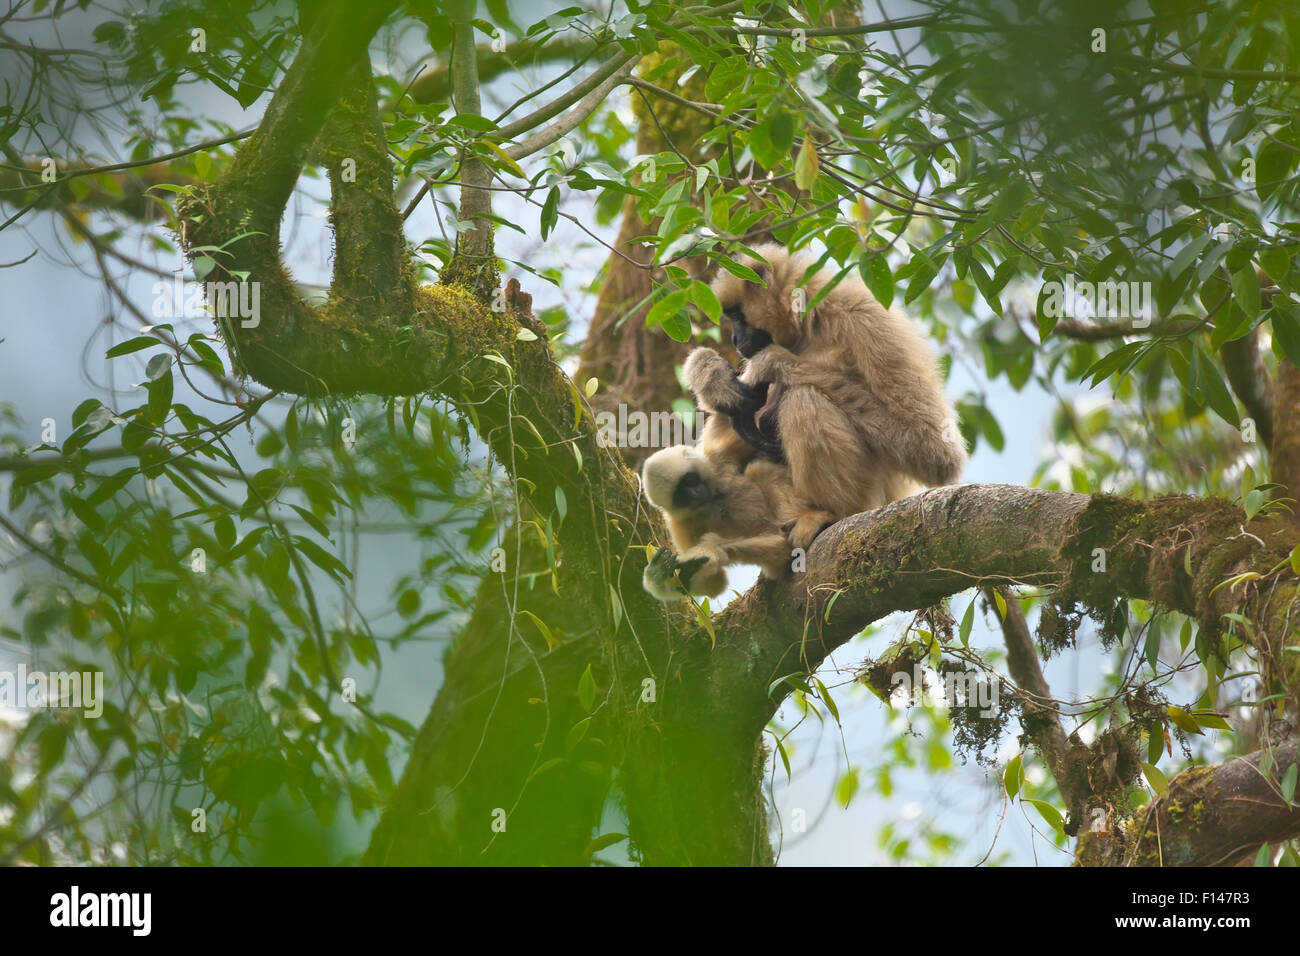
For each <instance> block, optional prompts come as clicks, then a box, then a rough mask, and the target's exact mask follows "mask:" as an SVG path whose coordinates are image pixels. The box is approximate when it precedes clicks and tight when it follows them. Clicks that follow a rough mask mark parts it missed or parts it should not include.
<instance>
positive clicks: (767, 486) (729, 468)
mask: <svg viewBox="0 0 1300 956" xmlns="http://www.w3.org/2000/svg"><path fill="white" fill-rule="evenodd" d="M642 487H643V488H644V490H645V495H646V498H648V499H649V501H650V503H651V504H653V505H654V506H655V507H657V508H658V509H659V510H660V511H661V512H663V515H664V519H665V520H666V521H667V523H668V531H669V533H670V534H671V535H672V539H673V547H674V548H675V549H676V553H674V552H673V551H671V550H669V549H668V548H660V549H659V551H658V553H656V554H655V556H654V558H652V559H651V561H650V563H649V564H648V565H647V566H646V569H645V572H644V574H643V575H642V583H643V584H644V585H645V589H646V590H647V591H649V592H650V593H651V594H652V595H654V596H655V597H657V598H658V599H659V600H661V601H672V600H675V599H677V598H680V597H681V596H682V594H683V593H689V594H696V595H703V596H706V597H715V596H716V595H718V594H721V593H722V591H723V589H724V588H725V587H726V586H727V572H726V569H727V566H728V565H731V564H757V565H758V566H759V567H760V568H761V569H762V572H763V574H764V576H766V577H770V578H779V577H781V576H782V575H784V574H785V573H787V571H788V570H789V569H790V565H791V561H792V557H793V554H792V550H791V545H790V542H789V540H788V539H787V536H786V531H785V529H784V528H783V527H782V526H783V525H784V524H785V523H787V522H790V521H793V520H794V519H795V518H796V517H797V516H798V515H799V514H801V513H805V512H807V511H809V510H810V509H809V508H807V507H801V506H800V505H799V503H798V502H797V500H796V498H795V494H794V486H793V485H792V484H791V481H790V472H789V469H787V468H786V467H785V466H784V465H782V464H780V463H777V462H774V461H771V460H768V459H765V458H761V457H756V456H751V458H750V460H749V461H748V462H747V463H746V464H744V465H743V466H738V465H736V464H735V462H734V461H733V460H731V459H728V458H726V457H722V458H716V459H715V458H711V457H710V456H709V455H708V454H706V453H705V452H704V450H703V447H702V446H701V447H697V448H691V447H688V446H686V445H674V446H673V447H671V448H664V449H662V450H660V451H657V452H655V453H654V454H653V455H651V456H650V457H649V458H647V459H646V462H645V465H644V466H643V468H642ZM825 517H826V518H827V519H829V518H830V517H831V516H830V515H826V516H825Z"/></svg>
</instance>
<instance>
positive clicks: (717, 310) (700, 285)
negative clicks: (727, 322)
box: [686, 279, 722, 325]
mask: <svg viewBox="0 0 1300 956" xmlns="http://www.w3.org/2000/svg"><path fill="white" fill-rule="evenodd" d="M686 291H687V296H688V298H689V300H690V303H691V304H692V305H693V306H695V307H696V308H697V309H699V310H700V311H701V312H703V313H704V314H705V315H706V316H708V318H709V321H710V322H712V323H713V324H714V325H717V324H718V323H719V322H720V321H722V303H721V302H719V301H718V297H717V295H715V294H714V292H713V289H711V288H710V287H709V284H708V283H707V282H701V281H700V280H699V279H693V280H692V281H691V284H690V285H689V286H688V287H687V290H686Z"/></svg>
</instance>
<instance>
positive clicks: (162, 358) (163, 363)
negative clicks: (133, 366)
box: [144, 355, 172, 382]
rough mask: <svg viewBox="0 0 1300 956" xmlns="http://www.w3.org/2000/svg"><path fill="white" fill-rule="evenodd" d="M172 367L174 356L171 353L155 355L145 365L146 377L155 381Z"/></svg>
mask: <svg viewBox="0 0 1300 956" xmlns="http://www.w3.org/2000/svg"><path fill="white" fill-rule="evenodd" d="M171 367H172V357H171V356H170V355H155V356H153V357H152V358H150V359H149V362H148V364H147V365H145V367H144V377H145V378H147V379H148V380H149V381H151V382H154V381H157V380H158V379H160V378H162V377H163V376H164V375H166V374H167V371H168V369H170V368H171Z"/></svg>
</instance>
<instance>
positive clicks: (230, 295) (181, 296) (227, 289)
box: [152, 272, 262, 329]
mask: <svg viewBox="0 0 1300 956" xmlns="http://www.w3.org/2000/svg"><path fill="white" fill-rule="evenodd" d="M152 291H153V297H154V299H153V316H154V318H156V319H177V318H188V319H196V318H200V317H202V316H205V315H208V314H209V312H208V310H207V309H206V308H204V305H203V304H204V302H205V301H206V302H207V303H208V304H209V305H211V307H212V313H213V314H215V315H216V316H217V318H219V319H239V320H240V323H239V325H240V327H241V328H245V329H255V328H257V327H258V326H259V325H261V324H262V287H261V283H258V282H238V281H236V280H234V279H231V280H230V281H228V282H211V281H209V282H186V281H185V280H184V279H183V278H182V276H181V274H180V273H179V272H173V273H172V281H171V282H170V283H167V282H155V283H154V284H153V289H152Z"/></svg>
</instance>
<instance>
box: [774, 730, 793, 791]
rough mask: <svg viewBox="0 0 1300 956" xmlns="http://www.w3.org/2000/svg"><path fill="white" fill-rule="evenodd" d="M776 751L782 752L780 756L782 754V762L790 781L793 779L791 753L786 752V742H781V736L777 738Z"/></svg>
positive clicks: (786, 777)
mask: <svg viewBox="0 0 1300 956" xmlns="http://www.w3.org/2000/svg"><path fill="white" fill-rule="evenodd" d="M776 752H777V753H778V754H780V756H781V763H782V764H783V765H784V766H785V779H786V782H787V783H788V782H789V781H790V779H791V775H790V755H789V754H788V753H786V752H785V744H783V743H782V742H781V738H780V737H777V738H776Z"/></svg>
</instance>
